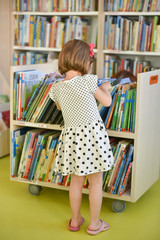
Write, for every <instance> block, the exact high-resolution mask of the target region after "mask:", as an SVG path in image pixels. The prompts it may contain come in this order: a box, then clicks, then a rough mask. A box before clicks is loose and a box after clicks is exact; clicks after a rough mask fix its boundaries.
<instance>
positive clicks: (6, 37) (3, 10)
mask: <svg viewBox="0 0 160 240" xmlns="http://www.w3.org/2000/svg"><path fill="white" fill-rule="evenodd" d="M11 2H12V1H11V0H0V70H1V71H2V73H3V75H4V76H5V78H6V80H7V82H8V83H9V78H10V65H11Z"/></svg>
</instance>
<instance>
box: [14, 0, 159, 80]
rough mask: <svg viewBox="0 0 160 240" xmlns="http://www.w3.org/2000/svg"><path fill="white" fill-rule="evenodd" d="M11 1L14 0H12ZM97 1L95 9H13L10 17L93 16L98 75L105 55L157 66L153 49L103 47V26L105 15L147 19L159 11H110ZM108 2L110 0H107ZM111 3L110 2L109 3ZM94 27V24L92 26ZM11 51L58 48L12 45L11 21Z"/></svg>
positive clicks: (100, 0)
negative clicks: (45, 10) (50, 10)
mask: <svg viewBox="0 0 160 240" xmlns="http://www.w3.org/2000/svg"><path fill="white" fill-rule="evenodd" d="M13 2H16V0H15V1H13ZM94 2H96V3H97V8H96V9H95V11H80V12H78V11H76V12H67V11H65V12H60V11H59V12H38V11H34V12H32V11H13V12H12V19H14V17H15V16H16V15H18V16H28V15H33V16H45V17H47V16H48V17H52V16H60V17H69V16H83V17H89V18H91V19H92V18H95V19H96V20H97V25H98V28H97V48H96V49H95V53H96V59H97V61H96V74H97V75H98V76H99V77H102V76H103V70H104V69H103V66H104V57H105V55H106V54H107V55H110V56H119V57H120V58H125V59H126V58H129V59H133V60H134V59H135V58H136V57H139V58H141V59H142V60H146V61H150V62H151V64H152V66H153V67H158V65H157V63H158V60H159V57H160V52H154V51H148V52H144V51H119V50H109V49H105V48H104V28H105V18H106V17H107V16H121V17H124V18H129V19H130V18H131V19H133V20H134V19H137V18H138V17H139V16H144V17H145V18H147V19H153V17H154V16H160V12H142V11H141V12H138V11H132V12H131V11H130V12H126V11H124V12H123V11H119V12H112V11H104V2H107V0H97V1H94ZM108 2H110V1H108ZM110 4H111V3H110ZM93 28H94V26H93ZM11 45H12V53H13V52H17V51H18V52H19V51H20V52H26V51H32V52H36V51H38V52H41V53H44V52H46V53H56V54H57V55H58V54H59V52H60V48H46V47H28V46H15V45H14V24H13V21H12V44H11Z"/></svg>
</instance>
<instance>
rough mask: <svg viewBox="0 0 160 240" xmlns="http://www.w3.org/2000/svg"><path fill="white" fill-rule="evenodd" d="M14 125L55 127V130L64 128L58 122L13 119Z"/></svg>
mask: <svg viewBox="0 0 160 240" xmlns="http://www.w3.org/2000/svg"><path fill="white" fill-rule="evenodd" d="M12 122H13V125H16V126H23V127H34V128H46V129H53V130H62V128H63V127H62V126H60V125H57V124H48V123H31V122H25V121H17V120H12Z"/></svg>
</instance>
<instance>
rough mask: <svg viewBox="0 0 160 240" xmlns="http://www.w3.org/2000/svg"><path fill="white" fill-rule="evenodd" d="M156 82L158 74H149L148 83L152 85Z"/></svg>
mask: <svg viewBox="0 0 160 240" xmlns="http://www.w3.org/2000/svg"><path fill="white" fill-rule="evenodd" d="M156 83H158V75H154V76H151V77H150V80H149V84H150V85H152V84H156Z"/></svg>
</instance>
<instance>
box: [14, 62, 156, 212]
mask: <svg viewBox="0 0 160 240" xmlns="http://www.w3.org/2000/svg"><path fill="white" fill-rule="evenodd" d="M27 69H35V70H41V71H43V72H45V73H49V72H53V71H56V68H55V66H53V64H40V65H28V66H15V67H11V83H10V86H11V87H10V90H11V92H10V101H11V110H10V112H11V116H10V117H11V121H10V122H11V126H10V130H11V132H12V131H13V130H16V129H19V128H21V127H33V128H45V129H54V130H55V129H57V130H61V129H62V128H61V126H60V125H54V124H53V125H52V124H46V123H45V124H44V123H31V122H24V121H17V120H14V119H13V73H14V72H15V71H20V70H27ZM159 105H160V70H155V71H152V72H146V73H141V74H138V81H137V100H136V123H135V133H130V132H119V131H113V130H108V135H109V136H110V137H117V138H124V139H132V140H133V142H134V154H133V166H132V177H131V189H130V190H128V191H127V192H125V193H124V194H123V195H122V196H117V195H115V194H109V193H106V192H103V197H105V198H112V199H114V203H113V205H112V208H113V210H114V211H115V212H121V211H123V210H124V209H125V201H128V202H136V201H137V200H138V199H139V198H140V197H141V196H142V195H143V194H144V193H145V192H146V191H147V190H148V189H149V188H150V187H151V186H152V185H153V184H154V183H155V182H156V181H157V180H158V178H159V162H160V147H159V144H160V124H159V123H160V111H159ZM10 150H11V151H10V152H11V156H12V139H10ZM11 180H12V181H17V182H23V183H28V184H29V191H30V193H32V194H34V195H37V194H39V192H40V190H41V189H42V187H43V186H44V187H50V188H56V189H61V190H69V187H64V186H62V185H61V186H59V185H58V184H55V183H49V182H41V181H39V182H37V181H36V182H35V181H28V180H24V179H20V178H18V177H11ZM83 193H86V194H88V193H89V190H88V189H83Z"/></svg>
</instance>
